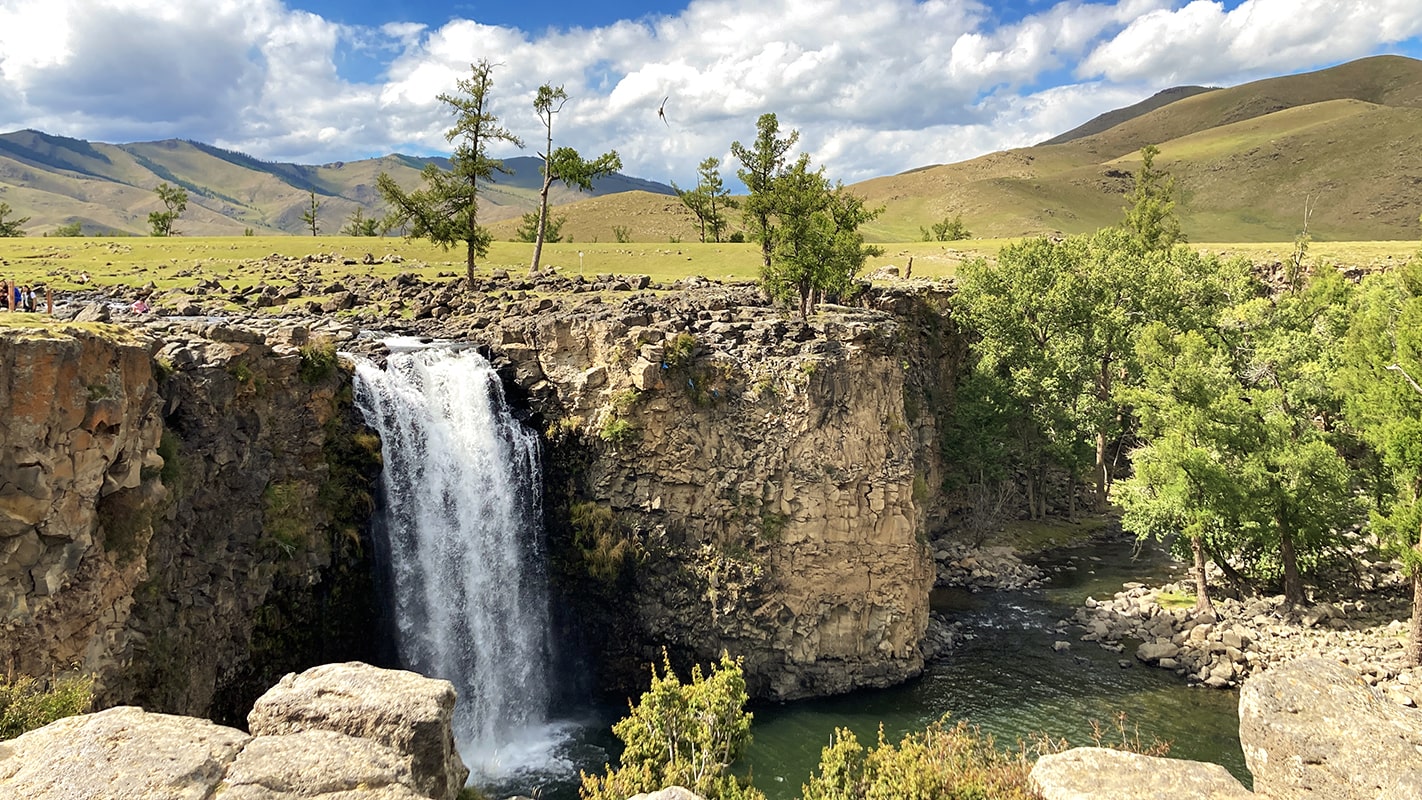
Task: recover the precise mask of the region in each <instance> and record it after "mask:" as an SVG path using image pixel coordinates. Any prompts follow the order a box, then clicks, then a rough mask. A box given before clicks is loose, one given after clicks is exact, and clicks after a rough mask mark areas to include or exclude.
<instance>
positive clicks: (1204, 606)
mask: <svg viewBox="0 0 1422 800" xmlns="http://www.w3.org/2000/svg"><path fill="white" fill-rule="evenodd" d="M1190 549H1191V551H1193V552H1194V554H1195V566H1194V568H1193V569H1191V572H1193V573H1195V614H1196V616H1202V615H1203V616H1209V617H1210V618H1212V619H1218V616H1217V615H1216V614H1215V606H1214V604H1213V603H1211V602H1210V587H1209V583H1208V581H1207V580H1206V578H1205V546H1204V544H1203V543H1202V542H1201V541H1200V537H1198V536H1192V537H1190Z"/></svg>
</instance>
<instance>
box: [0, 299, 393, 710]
mask: <svg viewBox="0 0 1422 800" xmlns="http://www.w3.org/2000/svg"><path fill="white" fill-rule="evenodd" d="M298 335H299V334H298ZM4 337H5V338H4V339H3V341H0V359H3V370H0V408H5V409H7V413H6V414H5V420H4V422H3V423H0V425H3V427H0V431H3V433H4V436H3V438H0V442H3V444H0V475H3V476H5V477H4V478H3V480H5V481H6V483H5V484H4V486H3V488H0V498H3V499H0V508H3V514H0V555H3V556H4V557H3V558H0V609H4V615H3V625H4V629H3V630H4V634H5V644H6V647H4V648H3V652H5V653H7V654H8V657H9V658H10V659H11V660H12V663H10V664H7V665H6V666H8V667H10V668H13V669H16V670H18V671H20V672H24V673H29V674H48V673H49V672H51V671H53V670H56V669H59V670H63V669H68V668H71V667H77V668H78V669H80V670H82V671H84V672H90V673H95V674H96V675H97V676H98V685H97V692H98V695H99V701H100V703H101V704H103V705H109V704H113V703H116V702H129V703H139V704H142V705H145V706H147V707H149V708H151V709H154V710H162V711H171V712H179V713H191V714H204V715H207V714H211V715H214V716H218V717H221V718H232V717H233V716H234V715H237V716H240V715H241V714H245V713H246V709H247V708H248V707H249V706H250V701H251V699H253V698H255V696H256V695H257V694H258V693H259V692H260V691H261V688H262V687H264V686H266V685H268V684H269V683H270V682H271V681H272V680H274V679H275V676H279V675H280V674H281V673H282V672H283V671H286V670H287V669H291V668H296V667H299V666H309V665H310V664H312V663H318V662H319V661H321V660H329V657H332V656H337V655H346V654H347V653H348V652H350V651H351V650H353V649H354V650H355V651H359V649H360V648H352V647H349V646H348V645H347V642H346V640H347V639H353V638H354V637H351V636H349V635H348V634H350V633H351V631H349V630H343V629H342V625H341V623H342V622H343V621H344V620H348V619H350V618H351V617H356V618H360V617H362V616H363V617H365V618H366V622H365V623H364V627H367V628H368V626H369V617H370V616H371V613H370V607H371V600H370V599H369V598H370V597H371V596H372V595H373V593H371V592H369V591H362V587H364V589H366V590H368V589H369V584H370V577H369V576H370V574H371V570H370V568H369V564H368V562H367V561H366V560H365V557H364V553H365V552H368V548H364V546H363V542H362V540H361V537H362V533H361V531H360V528H359V527H358V525H359V520H358V519H356V518H355V517H357V516H359V515H360V513H361V509H360V504H359V502H358V500H359V499H360V498H361V497H365V498H366V499H367V500H368V497H369V487H370V483H369V482H370V479H371V478H372V477H373V476H372V474H371V469H370V468H371V467H372V466H373V465H374V462H372V461H371V460H370V457H369V456H366V457H365V459H364V461H362V458H361V457H360V454H359V452H358V451H359V448H354V449H355V451H356V452H354V453H353V452H352V449H353V448H352V445H351V442H352V441H354V439H353V437H352V435H351V434H350V432H349V431H347V430H344V428H346V427H347V426H348V424H349V423H348V420H349V415H350V413H351V412H350V409H349V403H348V400H347V399H346V398H347V397H348V395H343V393H342V388H341V387H342V385H343V383H346V385H348V377H346V376H342V375H339V374H336V373H335V371H334V370H330V369H327V370H325V371H324V372H320V371H319V370H318V371H313V370H312V369H311V368H310V367H309V366H308V368H307V369H306V370H305V372H304V374H305V378H303V358H302V356H301V355H300V354H298V352H297V351H296V348H295V347H294V346H290V342H289V340H288V341H287V342H286V343H285V345H284V346H280V347H279V348H278V349H274V348H273V347H271V346H269V345H268V344H267V343H266V341H265V337H264V336H262V335H261V334H256V333H251V332H244V331H237V330H232V329H226V328H210V329H207V330H204V331H198V330H188V329H181V328H176V327H173V328H149V329H146V330H145V331H144V333H143V334H142V335H141V338H140V337H138V336H136V335H135V334H133V333H129V332H124V331H122V330H121V329H107V330H104V331H102V332H100V333H91V332H86V331H84V330H82V329H80V328H74V327H70V328H58V327H54V328H52V329H51V331H50V332H44V333H37V332H13V331H12V332H7V333H6V334H4ZM274 338H276V337H274ZM318 372H319V373H320V374H318ZM41 387H44V388H41ZM48 387H56V388H55V390H54V391H52V392H51V391H49V390H48ZM362 464H364V466H361V465H362ZM333 471H334V472H335V473H338V474H335V475H333ZM366 507H367V508H368V504H367V506H366ZM351 512H354V515H353V514H352V513H351ZM333 608H336V609H339V613H332V609H333ZM347 627H349V626H347ZM365 638H366V640H367V641H369V636H368V635H367V636H366V637H365ZM254 654H255V657H254ZM354 655H366V653H364V652H355V653H354ZM273 673H275V674H273Z"/></svg>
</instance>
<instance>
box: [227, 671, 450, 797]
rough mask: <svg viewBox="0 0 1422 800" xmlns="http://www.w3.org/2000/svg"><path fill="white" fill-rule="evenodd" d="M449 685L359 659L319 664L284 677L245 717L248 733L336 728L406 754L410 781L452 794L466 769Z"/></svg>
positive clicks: (430, 793) (434, 793)
mask: <svg viewBox="0 0 1422 800" xmlns="http://www.w3.org/2000/svg"><path fill="white" fill-rule="evenodd" d="M454 700H455V693H454V686H453V685H452V684H450V683H449V681H441V680H433V679H430V678H426V677H423V676H421V675H417V674H415V673H413V672H405V671H402V670H387V669H380V668H378V667H372V666H370V665H369V664H362V663H360V662H349V663H345V664H324V665H322V666H319V667H313V668H311V669H309V670H306V671H305V672H302V673H300V674H291V675H287V676H286V677H284V678H282V679H281V681H280V682H278V683H277V685H276V686H273V687H272V688H271V689H270V690H268V691H267V693H266V694H264V695H262V696H261V697H260V698H258V700H257V702H256V705H254V706H253V707H252V711H251V713H250V714H248V715H247V724H248V727H249V728H250V730H251V731H252V735H254V736H275V735H282V734H294V733H301V732H303V731H334V732H337V733H344V734H347V735H349V736H355V737H358V738H362V739H369V740H372V741H375V742H379V743H380V744H382V745H385V746H386V747H389V748H390V749H392V750H394V751H395V752H397V753H400V754H402V755H405V756H408V757H409V758H410V762H411V763H410V768H411V772H412V776H413V786H414V787H415V789H416V790H417V791H419V792H420V793H421V794H423V795H425V796H426V797H433V798H439V799H441V800H443V799H444V798H449V800H453V798H454V797H455V796H456V795H458V794H459V790H460V788H461V787H463V786H464V781H465V780H466V779H467V778H468V777H469V770H468V768H466V767H465V766H464V762H463V761H462V760H461V759H460V758H459V751H458V750H456V749H455V746H454V731H453V719H454Z"/></svg>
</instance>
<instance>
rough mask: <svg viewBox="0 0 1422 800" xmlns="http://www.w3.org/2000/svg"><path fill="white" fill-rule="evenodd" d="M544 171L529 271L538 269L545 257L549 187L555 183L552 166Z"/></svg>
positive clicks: (532, 271)
mask: <svg viewBox="0 0 1422 800" xmlns="http://www.w3.org/2000/svg"><path fill="white" fill-rule="evenodd" d="M543 171H544V172H545V173H547V174H545V175H544V176H543V191H541V192H539V193H538V196H539V201H538V235H537V236H535V237H534V239H533V265H532V266H530V267H529V268H528V271H529V273H534V272H537V271H538V262H539V260H540V259H542V258H543V228H544V226H546V225H547V224H548V187H550V186H552V185H553V175H552V167H551V166H545V167H544V168H543Z"/></svg>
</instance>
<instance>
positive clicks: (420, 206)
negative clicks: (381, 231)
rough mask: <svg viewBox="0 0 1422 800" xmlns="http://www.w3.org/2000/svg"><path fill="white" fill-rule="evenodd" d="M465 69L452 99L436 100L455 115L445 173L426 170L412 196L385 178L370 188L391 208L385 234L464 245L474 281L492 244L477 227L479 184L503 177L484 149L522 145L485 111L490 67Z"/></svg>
mask: <svg viewBox="0 0 1422 800" xmlns="http://www.w3.org/2000/svg"><path fill="white" fill-rule="evenodd" d="M469 69H470V76H469V77H468V78H460V79H459V81H458V82H457V83H456V86H457V91H456V93H454V94H441V95H440V96H439V98H438V99H439V100H440V101H441V102H443V103H445V104H446V105H448V106H449V107H450V109H451V110H452V112H453V114H454V127H452V128H450V129H449V130H448V131H446V132H445V134H444V138H445V140H446V141H450V142H455V141H457V142H458V144H457V145H456V146H455V148H454V153H453V154H452V155H451V156H450V157H449V164H450V169H449V170H448V171H446V170H443V169H440V168H439V167H438V166H437V165H435V164H434V163H430V164H428V165H426V166H425V169H424V172H423V174H422V177H423V178H424V181H425V185H424V188H422V189H415V190H413V191H406V190H405V189H404V188H402V187H401V186H400V185H399V184H397V183H396V182H395V179H394V178H391V177H390V175H389V174H388V173H384V172H382V173H380V176H379V177H378V178H376V180H375V185H376V187H377V188H378V189H379V190H380V194H381V195H382V196H383V197H384V198H385V202H386V203H388V204H389V205H390V214H389V217H388V218H387V220H386V223H387V224H386V228H387V229H394V228H399V227H401V226H408V232H407V234H406V235H407V236H408V237H409V238H413V239H429V240H430V241H431V242H433V243H435V244H437V245H439V246H440V247H443V248H445V249H448V248H450V247H453V246H454V245H455V244H458V243H460V242H463V243H464V245H465V254H466V255H465V273H466V275H467V276H468V278H469V280H470V281H473V279H474V266H475V261H476V260H477V259H479V258H482V257H484V255H486V254H487V253H488V252H489V244H490V242H491V241H492V237H491V236H490V234H489V231H488V229H487V228H485V227H483V226H482V225H480V224H479V191H480V189H479V182H480V181H492V180H493V178H494V173H495V172H506V170H505V169H504V167H503V162H502V161H499V160H498V159H494V158H490V157H489V148H490V146H492V145H495V144H497V143H499V142H506V143H509V144H513V145H517V146H518V147H522V146H523V142H522V141H520V140H519V138H518V137H517V136H515V135H514V134H513V133H512V132H511V131H509V130H508V129H506V128H504V127H502V126H501V125H499V118H498V117H496V116H495V115H494V114H493V112H491V111H490V110H489V106H490V98H489V92H490V90H491V89H492V88H493V85H494V79H493V71H494V65H492V64H490V63H489V62H488V61H487V60H481V61H479V62H478V63H477V64H471V65H469Z"/></svg>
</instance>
